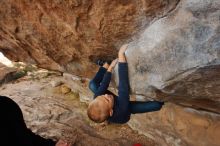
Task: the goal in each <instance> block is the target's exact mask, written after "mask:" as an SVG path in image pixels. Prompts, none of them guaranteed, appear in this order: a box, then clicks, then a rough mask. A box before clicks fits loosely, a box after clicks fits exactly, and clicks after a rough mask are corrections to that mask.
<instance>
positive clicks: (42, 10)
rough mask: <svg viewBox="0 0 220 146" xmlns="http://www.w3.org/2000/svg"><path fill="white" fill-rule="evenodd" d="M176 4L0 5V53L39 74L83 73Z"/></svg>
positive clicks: (78, 1) (4, 0)
mask: <svg viewBox="0 0 220 146" xmlns="http://www.w3.org/2000/svg"><path fill="white" fill-rule="evenodd" d="M177 1H178V0H164V1H162V0H135V1H133V0H119V1H112V0H106V1H101V0H95V1H91V0H67V1H62V0H56V1H50V0H46V1H38V0H32V1H29V0H9V1H8V0H1V1H0V51H1V52H3V53H4V54H5V55H6V56H7V57H8V58H9V59H11V60H14V61H18V60H20V61H25V62H30V63H36V64H38V65H39V66H41V67H43V68H49V69H53V70H60V71H69V72H74V73H75V74H76V73H78V74H80V75H84V76H85V75H91V74H92V73H93V71H90V72H87V71H88V68H89V67H91V61H93V62H94V61H95V60H96V59H100V58H105V59H106V58H107V59H112V58H113V57H115V56H116V52H117V50H116V48H117V47H118V46H119V45H121V44H122V43H123V42H125V40H127V39H129V38H131V36H133V35H134V34H135V33H136V32H138V31H139V30H141V29H142V28H143V27H144V26H146V25H147V24H149V22H150V21H151V20H153V19H154V18H156V17H161V16H163V15H165V14H166V13H167V12H169V11H170V10H172V9H173V8H174V7H175V5H176V3H177Z"/></svg>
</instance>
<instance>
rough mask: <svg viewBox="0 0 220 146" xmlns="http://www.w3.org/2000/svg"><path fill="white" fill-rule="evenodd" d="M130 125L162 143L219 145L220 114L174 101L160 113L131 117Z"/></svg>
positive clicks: (185, 145)
mask: <svg viewBox="0 0 220 146" xmlns="http://www.w3.org/2000/svg"><path fill="white" fill-rule="evenodd" d="M140 121H141V122H140ZM143 123H144V124H143ZM129 125H130V126H131V127H133V128H134V129H138V130H139V131H141V133H143V134H145V135H147V136H148V137H151V138H152V139H154V140H155V141H157V142H158V143H160V145H162V146H219V144H220V140H219V136H220V115H219V114H213V113H209V112H204V111H197V110H194V109H191V108H183V107H181V106H177V105H175V104H170V103H169V104H166V105H165V106H164V108H163V109H162V110H161V111H160V112H154V113H147V114H139V115H138V114H137V115H135V116H133V117H132V119H131V121H130V122H129Z"/></svg>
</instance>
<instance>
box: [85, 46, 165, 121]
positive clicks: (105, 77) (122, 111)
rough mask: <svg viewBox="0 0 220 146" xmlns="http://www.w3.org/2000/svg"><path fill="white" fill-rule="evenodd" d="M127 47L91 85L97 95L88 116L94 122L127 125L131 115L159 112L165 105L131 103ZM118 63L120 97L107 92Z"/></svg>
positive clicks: (97, 75)
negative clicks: (126, 55)
mask: <svg viewBox="0 0 220 146" xmlns="http://www.w3.org/2000/svg"><path fill="white" fill-rule="evenodd" d="M127 46H128V45H123V46H122V47H121V48H120V50H119V52H118V59H115V60H113V61H112V63H111V64H110V65H108V63H104V65H103V66H101V67H100V68H99V71H98V72H97V74H96V75H95V77H94V78H93V79H92V80H91V81H90V83H89V88H90V89H91V90H92V92H93V93H94V94H95V95H94V100H93V101H92V102H91V103H90V104H89V106H88V109H87V114H88V117H89V118H90V119H91V120H92V121H94V122H97V123H101V122H104V121H105V120H107V121H108V122H111V123H120V124H122V123H126V122H128V121H129V119H130V115H131V114H136V113H145V112H152V111H158V110H160V109H161V107H162V106H163V104H164V102H159V101H147V102H141V101H129V80H128V64H127V62H126V57H125V51H126V49H127ZM117 62H118V74H119V87H118V96H116V95H114V94H113V93H112V92H110V91H109V90H107V89H108V86H109V84H110V81H111V76H112V73H111V72H112V70H113V69H114V67H115V65H116V64H117Z"/></svg>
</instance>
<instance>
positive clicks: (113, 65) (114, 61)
mask: <svg viewBox="0 0 220 146" xmlns="http://www.w3.org/2000/svg"><path fill="white" fill-rule="evenodd" d="M117 63H118V58H117V59H115V60H113V61H112V63H111V64H110V67H112V68H114V67H115V66H116V64H117Z"/></svg>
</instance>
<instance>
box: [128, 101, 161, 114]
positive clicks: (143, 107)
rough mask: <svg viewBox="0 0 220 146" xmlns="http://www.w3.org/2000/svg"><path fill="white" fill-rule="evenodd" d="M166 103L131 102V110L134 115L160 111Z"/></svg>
mask: <svg viewBox="0 0 220 146" xmlns="http://www.w3.org/2000/svg"><path fill="white" fill-rule="evenodd" d="M163 104H164V102H159V101H146V102H142V101H130V110H131V113H132V114H136V113H145V112H152V111H158V110H160V109H161V107H162V106H163Z"/></svg>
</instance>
